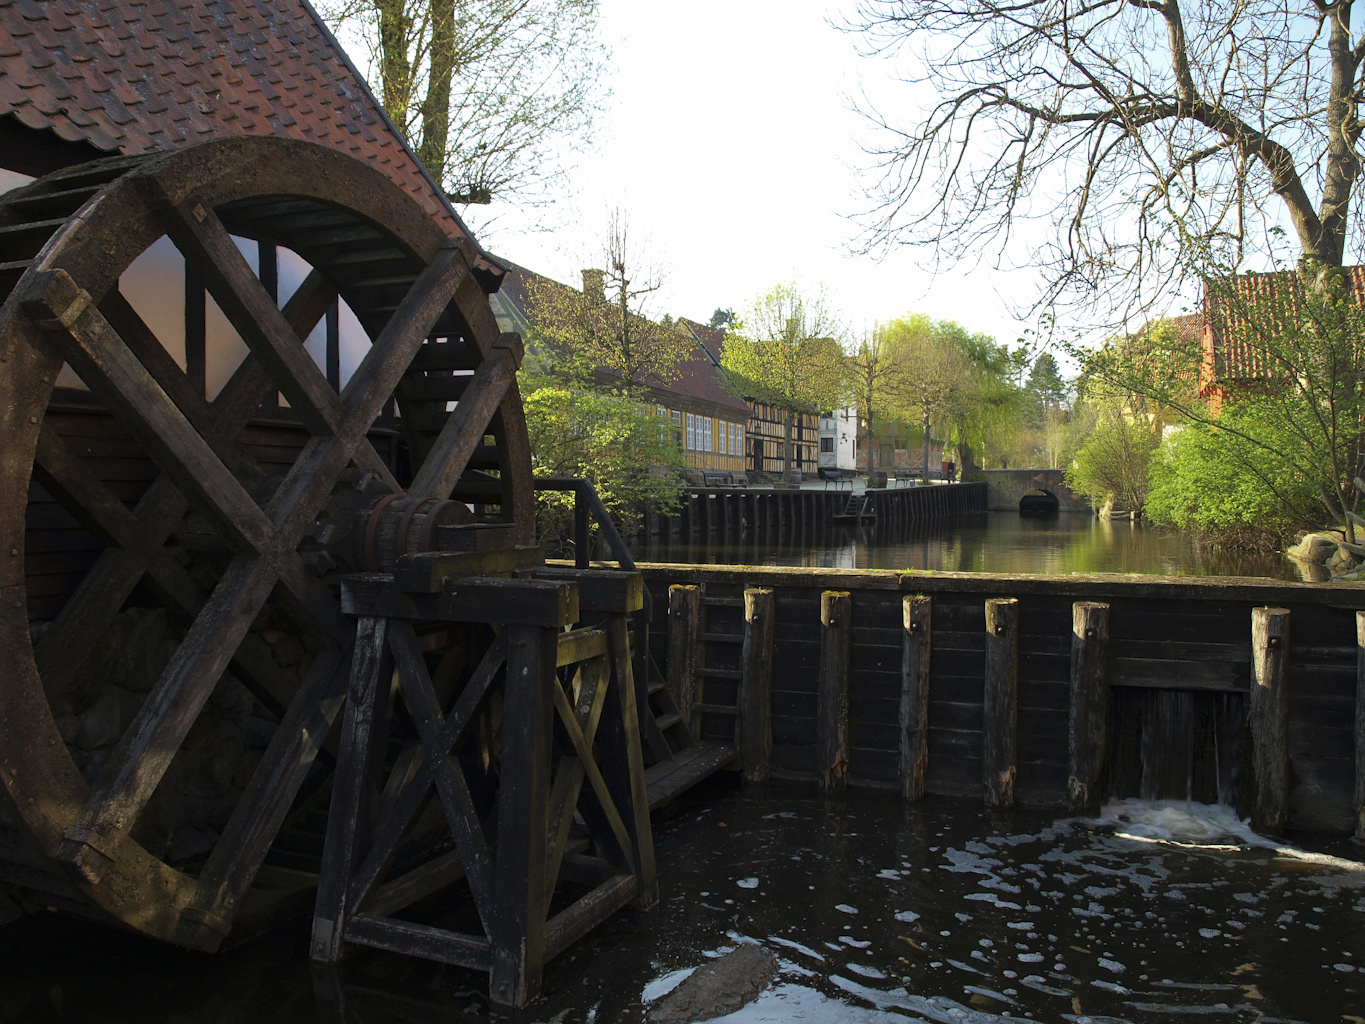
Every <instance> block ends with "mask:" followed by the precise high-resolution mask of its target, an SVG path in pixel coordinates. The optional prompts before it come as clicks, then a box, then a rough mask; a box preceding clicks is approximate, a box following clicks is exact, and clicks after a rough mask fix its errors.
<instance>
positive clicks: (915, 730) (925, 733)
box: [900, 594, 934, 800]
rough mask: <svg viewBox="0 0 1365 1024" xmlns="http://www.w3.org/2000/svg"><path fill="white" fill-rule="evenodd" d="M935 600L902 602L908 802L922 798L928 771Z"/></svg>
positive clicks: (903, 762)
mask: <svg viewBox="0 0 1365 1024" xmlns="http://www.w3.org/2000/svg"><path fill="white" fill-rule="evenodd" d="M933 605H934V599H933V598H931V597H926V596H924V595H923V594H920V595H913V594H906V595H905V597H904V598H902V599H901V607H902V613H901V614H902V616H903V622H904V640H903V641H902V655H901V698H900V777H901V792H902V794H903V795H904V797H905V799H907V800H920V799H923V797H924V780H925V777H926V775H927V772H928V768H929V658H930V651H931V637H932V633H933Z"/></svg>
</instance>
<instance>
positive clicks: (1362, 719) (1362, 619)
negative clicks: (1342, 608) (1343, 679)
mask: <svg viewBox="0 0 1365 1024" xmlns="http://www.w3.org/2000/svg"><path fill="white" fill-rule="evenodd" d="M1355 741H1356V789H1355V799H1354V801H1353V806H1354V807H1355V809H1356V838H1357V839H1360V840H1365V612H1356V731H1355Z"/></svg>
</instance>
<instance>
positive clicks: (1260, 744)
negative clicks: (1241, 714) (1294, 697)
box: [1247, 608, 1289, 835]
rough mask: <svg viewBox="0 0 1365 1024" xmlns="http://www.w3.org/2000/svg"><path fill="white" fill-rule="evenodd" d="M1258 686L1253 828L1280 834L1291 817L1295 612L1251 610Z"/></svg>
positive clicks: (1250, 709)
mask: <svg viewBox="0 0 1365 1024" xmlns="http://www.w3.org/2000/svg"><path fill="white" fill-rule="evenodd" d="M1251 650H1252V686H1251V696H1250V700H1249V702H1248V706H1247V727H1248V729H1249V731H1250V733H1251V763H1252V784H1253V786H1254V790H1253V800H1252V812H1251V827H1252V828H1254V829H1256V830H1257V831H1258V832H1268V833H1270V834H1272V835H1279V834H1281V833H1282V832H1283V831H1284V826H1285V823H1286V822H1287V821H1288V818H1289V752H1288V729H1289V696H1288V687H1287V679H1286V669H1287V668H1288V666H1289V611H1288V609H1285V608H1253V609H1252V610H1251Z"/></svg>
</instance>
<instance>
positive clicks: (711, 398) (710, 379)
mask: <svg viewBox="0 0 1365 1024" xmlns="http://www.w3.org/2000/svg"><path fill="white" fill-rule="evenodd" d="M499 262H500V263H502V264H503V265H504V266H506V267H507V268H508V269H507V276H506V277H505V278H504V279H503V285H502V288H501V289H500V291H499V293H498V298H497V299H496V300H495V302H494V311H495V312H496V313H498V315H499V317H500V318H503V319H505V320H506V321H507V323H506V324H505V326H506V327H510V328H511V329H512V330H517V331H523V332H524V331H526V330H527V328H528V327H529V326H530V325H531V319H530V317H529V315H528V313H527V303H528V302H529V300H530V295H531V290H532V289H533V288H535V287H545V286H549V287H552V288H563V289H565V290H567V291H577V289H574V288H571V287H570V286H569V285H566V284H561V283H560V282H558V281H556V280H554V279H553V278H549V277H545V276H544V275H542V274H537V273H536V272H535V271H533V270H527V269H526V268H525V267H522V266H519V265H517V264H515V263H512V262H510V261H508V260H502V259H500V260H499ZM691 323H692V322H691V321H689V320H680V321H678V326H679V329H684V325H686V324H691ZM695 326H701V325H695ZM705 330H707V331H710V330H713V328H709V327H708V328H705ZM687 333H690V334H691V336H692V337H693V338H694V339H696V340H697V342H698V343H697V345H696V346H694V347H693V348H692V349H691V350H690V351H689V353H688V355H687V358H686V359H684V360H683V361H682V363H681V364H680V365H679V366H678V377H677V379H676V380H673V381H671V382H670V383H668V384H666V385H659V384H653V385H650V387H651V388H652V390H654V391H656V392H659V393H660V394H668V393H672V394H675V395H681V396H684V397H687V398H694V399H699V400H701V401H703V402H710V403H713V404H715V405H718V406H721V407H723V408H727V409H732V410H734V411H735V413H737V414H738V415H740V416H741V417H743V418H745V419H747V418H748V415H749V406H748V404H747V403H746V402H745V401H744V400H743V399H741V398H737V397H736V396H735V395H733V394H731V393H730V392H729V391H727V390H726V389H725V386H724V384H723V383H722V382H721V374H720V370H719V368H718V366H719V363H718V361H713V360H712V358H711V356H710V354H709V352H708V351H707V349H706V348H705V347H704V344H705V343H704V342H703V341H702V340H701V339H700V338H699V337H698V336H697V334H696V332H695V331H688V332H687ZM716 333H717V334H718V335H720V336H721V337H724V333H723V332H716ZM718 358H719V356H718V355H717V360H718Z"/></svg>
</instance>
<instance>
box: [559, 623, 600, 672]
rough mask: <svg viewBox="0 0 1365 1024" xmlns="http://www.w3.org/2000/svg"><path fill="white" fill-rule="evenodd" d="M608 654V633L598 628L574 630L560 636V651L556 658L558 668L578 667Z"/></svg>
mask: <svg viewBox="0 0 1365 1024" xmlns="http://www.w3.org/2000/svg"><path fill="white" fill-rule="evenodd" d="M606 653H607V631H606V630H605V629H599V628H596V627H588V628H585V629H574V630H570V631H569V632H567V633H560V634H559V649H558V652H557V654H556V658H555V667H556V668H565V667H566V666H568V665H576V664H578V663H579V662H580V661H587V660H588V659H589V658H599V657H601V656H603V655H605V654H606Z"/></svg>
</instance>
